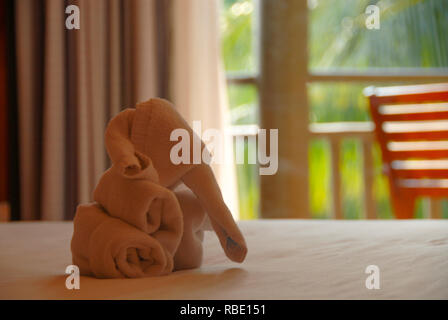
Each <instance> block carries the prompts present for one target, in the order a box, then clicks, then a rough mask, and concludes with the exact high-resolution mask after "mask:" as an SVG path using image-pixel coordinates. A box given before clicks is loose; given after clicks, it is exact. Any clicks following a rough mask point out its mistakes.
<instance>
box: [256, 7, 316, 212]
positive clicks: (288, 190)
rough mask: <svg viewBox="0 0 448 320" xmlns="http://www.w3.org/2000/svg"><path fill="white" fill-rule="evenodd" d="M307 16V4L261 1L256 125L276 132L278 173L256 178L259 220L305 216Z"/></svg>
mask: <svg viewBox="0 0 448 320" xmlns="http://www.w3.org/2000/svg"><path fill="white" fill-rule="evenodd" d="M307 11H308V8H307V2H306V1H297V0H282V1H276V0H261V2H260V16H261V43H260V78H259V88H260V91H259V92H260V124H261V128H263V129H278V172H277V173H276V174H275V175H264V176H260V189H261V190H260V192H261V194H260V199H261V203H260V209H261V210H260V211H261V212H260V213H261V217H263V218H309V216H310V214H309V206H308V203H309V199H308V194H309V192H308V135H309V134H308V124H309V118H308V102H307V89H306V80H307V69H308V65H307V64H308V59H307V36H308V32H307V24H308V22H307ZM267 132H269V130H267ZM268 146H269V143H268Z"/></svg>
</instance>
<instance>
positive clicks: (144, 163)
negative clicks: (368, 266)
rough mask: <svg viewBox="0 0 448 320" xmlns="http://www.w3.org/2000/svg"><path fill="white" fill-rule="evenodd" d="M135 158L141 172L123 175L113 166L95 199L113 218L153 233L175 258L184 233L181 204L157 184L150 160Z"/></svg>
mask: <svg viewBox="0 0 448 320" xmlns="http://www.w3.org/2000/svg"><path fill="white" fill-rule="evenodd" d="M136 156H137V158H138V160H139V165H140V167H141V170H140V171H138V172H123V171H121V170H119V168H118V167H117V165H116V164H114V165H113V166H112V167H111V168H109V169H108V170H107V171H106V172H105V173H104V174H103V176H102V177H101V179H100V181H99V183H98V185H97V186H96V188H95V190H94V192H93V199H94V200H95V201H96V202H98V203H99V204H101V206H102V207H103V208H104V209H105V210H106V212H107V213H108V214H109V215H110V216H112V217H115V218H119V219H121V220H123V221H124V222H127V223H129V224H131V225H133V226H134V227H136V228H138V229H140V230H142V231H143V232H145V233H147V234H150V235H151V236H152V237H154V238H155V239H157V240H158V241H159V242H160V244H161V245H162V246H163V247H164V248H165V249H166V250H167V251H168V253H169V254H170V255H171V256H174V253H175V252H176V250H177V247H178V246H179V243H180V240H181V237H182V233H183V218H182V211H181V208H180V205H179V202H178V200H177V198H176V196H175V194H174V193H173V192H172V191H171V190H169V189H167V188H165V187H162V186H161V185H159V184H158V179H157V174H156V172H155V170H154V167H153V166H152V164H151V161H150V160H149V159H148V158H147V157H145V156H143V155H141V154H136Z"/></svg>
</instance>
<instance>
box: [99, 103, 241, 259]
mask: <svg viewBox="0 0 448 320" xmlns="http://www.w3.org/2000/svg"><path fill="white" fill-rule="evenodd" d="M175 129H185V130H187V131H188V133H189V135H190V142H191V143H190V151H191V152H190V155H193V143H192V141H193V135H194V133H193V130H192V129H191V127H190V126H189V125H188V123H187V122H186V121H185V120H184V119H183V118H182V116H181V115H180V114H179V113H178V112H177V111H176V109H175V108H174V106H173V105H172V104H171V103H170V102H169V101H167V100H164V99H158V98H155V99H150V100H148V101H145V102H142V103H139V104H137V106H136V108H135V109H134V108H129V109H125V110H123V111H122V112H120V113H119V114H118V115H116V116H115V117H114V118H113V119H111V121H110V122H109V124H108V126H107V129H106V133H105V139H106V149H107V152H108V154H109V157H110V158H111V160H112V163H113V164H114V166H116V167H117V169H118V170H120V171H121V172H122V173H126V174H127V175H133V174H138V173H139V172H140V171H141V170H142V168H141V165H140V163H141V161H140V160H139V158H138V155H139V154H140V155H143V156H146V157H148V158H149V159H150V163H151V164H152V165H153V167H154V169H155V170H154V171H155V173H154V174H158V180H159V183H160V185H161V186H163V187H165V188H168V189H174V188H176V187H177V186H178V185H179V184H185V185H186V186H187V187H188V188H189V189H190V190H191V191H192V192H193V193H194V195H195V196H196V197H197V200H198V202H199V204H200V206H202V208H203V209H204V210H205V212H206V213H207V215H208V217H209V218H210V222H211V225H212V227H213V229H214V231H215V232H216V234H217V236H218V238H219V241H220V243H221V246H222V248H223V249H224V252H225V253H226V255H227V257H228V258H229V259H231V260H232V261H235V262H242V261H243V260H244V258H245V257H246V254H247V247H246V243H245V240H244V237H243V235H242V233H241V231H240V230H239V228H238V226H237V224H236V223H235V221H234V220H233V217H232V214H231V213H230V210H229V209H228V207H227V206H226V204H225V203H224V200H223V198H222V194H221V191H220V189H219V186H218V183H217V181H216V179H215V176H214V174H213V172H212V169H211V167H210V166H209V165H208V164H206V163H200V164H194V163H193V161H190V163H188V164H185V163H180V164H174V163H173V162H172V161H171V159H170V152H171V148H172V147H173V146H174V145H175V144H176V143H177V142H176V141H171V140H170V136H171V133H172V132H173V130H175ZM201 145H202V147H201V149H204V148H205V144H204V143H203V142H202V141H201Z"/></svg>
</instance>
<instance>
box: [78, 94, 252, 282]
mask: <svg viewBox="0 0 448 320" xmlns="http://www.w3.org/2000/svg"><path fill="white" fill-rule="evenodd" d="M175 129H185V130H187V132H188V133H189V134H190V142H191V145H190V148H191V150H190V151H191V152H190V155H192V154H193V145H192V141H193V130H192V129H191V128H190V126H189V125H188V124H187V122H186V121H185V120H184V119H183V118H182V117H181V116H180V114H179V113H178V112H177V111H176V110H175V108H174V107H173V106H172V104H171V103H170V102H168V101H166V100H163V99H150V100H149V101H146V102H143V103H139V104H137V106H136V108H135V109H126V110H124V111H122V112H120V113H119V114H118V115H117V116H115V117H114V118H113V119H112V120H111V121H110V122H109V124H108V126H107V129H106V134H105V139H106V148H107V151H108V154H109V157H110V158H111V160H112V164H113V165H112V167H111V168H109V169H108V170H107V171H106V172H105V173H104V174H103V176H102V177H101V179H100V181H99V183H98V185H97V187H96V189H95V191H94V200H95V201H96V204H91V205H90V206H89V205H88V206H79V207H78V210H77V214H76V217H75V220H74V222H75V232H74V235H73V239H72V253H73V261H74V263H75V262H76V261H78V262H80V264H81V266H80V269H81V273H82V274H93V275H95V276H98V277H120V276H125V277H140V276H153V275H162V274H166V273H169V272H171V271H172V270H179V269H186V268H194V267H198V266H200V265H201V262H202V239H203V229H204V225H205V224H206V217H208V218H209V219H210V222H211V225H212V227H213V229H214V231H215V232H216V234H217V236H218V238H219V241H220V243H221V246H222V248H223V249H224V252H225V253H226V255H227V257H228V258H230V259H231V260H233V261H235V262H242V261H243V260H244V258H245V256H246V254H247V247H246V243H245V240H244V237H243V235H242V233H241V231H240V230H239V228H238V226H237V225H236V223H235V221H234V220H233V217H232V215H231V213H230V211H229V209H228V208H227V206H226V205H225V203H224V201H223V198H222V195H221V191H220V189H219V186H218V184H217V182H216V179H215V177H214V174H213V172H212V170H211V168H210V166H209V165H208V164H205V163H200V164H194V163H193V161H190V163H189V164H184V163H181V164H174V163H172V161H171V159H170V151H171V148H172V147H173V146H174V145H175V144H176V143H177V142H176V141H171V140H170V135H171V132H172V131H173V130H175ZM204 147H205V145H204V143H202V148H204ZM89 211H91V212H92V213H89V214H90V216H92V218H93V217H95V219H96V220H95V221H96V222H95V223H96V224H97V225H98V226H100V227H101V226H102V228H103V229H104V228H105V227H108V226H109V225H112V226H114V227H116V224H117V223H118V222H122V223H124V224H126V225H127V226H128V227H129V228H132V229H129V228H128V231H129V232H130V230H135V231H136V233H135V235H134V236H133V237H134V238H136V239H137V238H138V239H140V236H141V233H143V234H144V235H146V236H147V238H146V241H147V245H148V247H145V246H143V247H145V248H146V250H144V249H142V244H141V242H139V241H137V240H135V241H134V242H132V238H133V237H132V236H130V237H129V238H126V239H124V238H123V237H121V235H120V236H118V235H114V234H113V233H111V235H110V238H108V239H106V238H102V237H99V238H98V236H97V238H98V239H96V241H97V242H98V241H99V242H101V244H98V243H95V242H93V240H92V239H91V238H92V237H91V235H92V234H91V232H93V229H92V227H90V228H91V229H92V230H90V233H89V232H87V231H86V230H85V229H86V227H82V226H81V223H80V222H84V221H85V220H86V219H83V216H84V217H85V216H89V215H88V212H89ZM100 213H103V215H101V214H100ZM78 216H79V217H78ZM98 216H101V217H102V218H103V220H104V219H105V220H107V219H106V218H109V219H113V221H114V223H111V222H108V223H105V222H104V221H102V220H101V221H100V219H99V218H98ZM115 220H117V221H115ZM98 221H100V222H101V223H100V222H98ZM77 223H78V225H77ZM84 223H85V222H84ZM103 225H104V226H103ZM100 227H98V229H101V228H100ZM137 231H138V232H137ZM95 232H96V230H95ZM140 232H141V233H140ZM103 233H104V236H106V232H103ZM114 237H115V238H117V239H118V238H120V241H122V247H121V248H120V249H117V248H114V246H115V245H118V244H119V243H120V241H118V240H117V239H115V240H117V241H114V239H113V238H114ZM148 237H149V238H151V240H148ZM86 239H89V240H86ZM142 239H143V238H142ZM142 239H141V241H143V240H142ZM152 240H154V241H155V242H154V241H152ZM83 241H84V242H86V241H88V243H84V246H80V245H79V243H80V242H83ZM108 241H109V242H110V244H109V245H107V246H106V245H104V242H108ZM91 242H93V243H91ZM149 242H151V244H150V243H149ZM156 243H158V244H160V246H157V245H156ZM89 246H90V247H93V248H94V249H88V250H87V249H86V248H87V247H89ZM98 246H102V249H101V250H104V252H102V251H101V250H100V249H98V248H97V247H98ZM80 248H83V250H80ZM148 248H150V249H148ZM89 250H90V251H89ZM114 250H115V251H114ZM120 250H121V251H120ZM123 250H124V251H123ZM81 251H82V252H81ZM112 251H114V252H112ZM122 251H123V252H122ZM93 252H95V254H99V253H100V257H102V258H104V257H107V258H110V256H111V254H112V257H113V259H112V262H111V261H108V262H104V261H103V262H102V264H100V265H101V266H105V265H107V266H108V268H109V269H110V268H112V267H111V266H110V265H108V263H109V264H113V262H114V261H115V262H116V263H115V265H114V267H113V268H115V269H116V270H117V272H108V273H106V274H102V273H101V272H100V273H98V271H97V272H95V271H94V270H92V267H91V266H90V265H92V261H91V260H95V259H97V256H94V255H92V253H93ZM125 252H127V253H125ZM113 254H115V255H118V256H117V258H115V257H114V256H113ZM126 254H128V255H129V260H128V261H127V260H123V259H122V257H123V256H126ZM75 258H76V259H75ZM114 259H115V260H114ZM75 260H76V261H75ZM109 260H110V259H109ZM118 261H120V264H118ZM89 263H90V265H89ZM151 263H153V264H151ZM113 268H112V269H113ZM97 269H98V267H97ZM106 269H107V268H106ZM83 270H84V272H83Z"/></svg>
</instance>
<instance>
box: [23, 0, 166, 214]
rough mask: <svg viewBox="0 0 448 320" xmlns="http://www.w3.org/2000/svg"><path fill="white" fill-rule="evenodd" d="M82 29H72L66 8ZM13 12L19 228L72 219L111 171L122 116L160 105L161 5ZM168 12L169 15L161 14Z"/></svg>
mask: <svg viewBox="0 0 448 320" xmlns="http://www.w3.org/2000/svg"><path fill="white" fill-rule="evenodd" d="M70 4H75V5H78V6H79V9H80V20H81V21H80V29H79V30H75V29H73V30H67V29H66V27H65V19H66V17H67V16H68V15H67V14H65V8H66V6H68V5H70ZM15 5H16V8H15V12H16V17H15V18H16V37H17V38H16V52H17V84H18V107H19V131H20V134H19V135H20V140H19V147H20V159H21V161H20V173H21V174H20V179H21V181H20V185H21V192H20V194H21V218H22V219H24V220H29V219H46V220H58V219H70V218H72V217H73V214H74V212H75V207H76V205H77V204H78V203H80V202H87V201H89V200H91V194H92V190H93V188H94V186H95V184H96V182H97V181H98V178H99V176H100V174H101V173H102V172H103V171H104V170H105V169H106V167H107V165H108V160H107V156H106V153H105V148H104V141H103V134H104V129H105V125H106V123H107V119H109V118H110V117H111V116H113V115H114V114H116V113H117V112H119V111H120V110H121V109H122V108H125V107H131V106H133V105H135V103H136V102H138V101H142V100H145V99H148V98H150V97H153V96H159V91H160V88H159V85H158V79H157V77H158V75H159V70H158V63H157V52H158V50H157V49H156V48H157V45H156V42H157V36H156V35H157V30H156V29H157V25H158V24H159V25H160V23H159V22H158V21H157V19H156V10H158V8H160V5H157V1H156V0H126V1H123V0H95V1H91V0H78V1H61V0H21V1H16V2H15ZM162 8H163V7H162Z"/></svg>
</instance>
